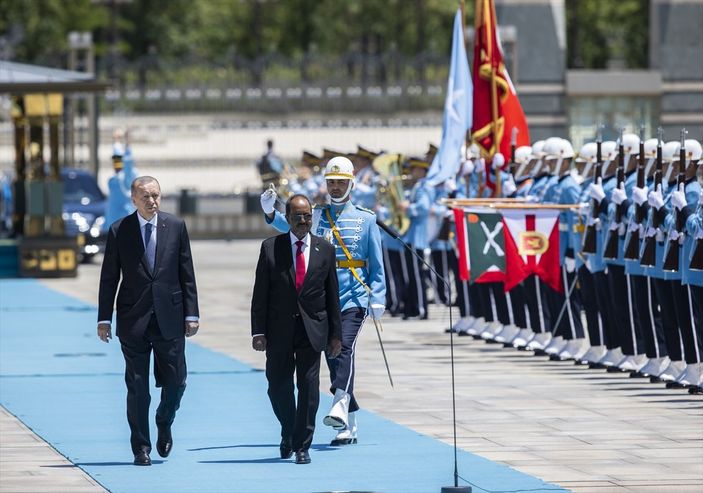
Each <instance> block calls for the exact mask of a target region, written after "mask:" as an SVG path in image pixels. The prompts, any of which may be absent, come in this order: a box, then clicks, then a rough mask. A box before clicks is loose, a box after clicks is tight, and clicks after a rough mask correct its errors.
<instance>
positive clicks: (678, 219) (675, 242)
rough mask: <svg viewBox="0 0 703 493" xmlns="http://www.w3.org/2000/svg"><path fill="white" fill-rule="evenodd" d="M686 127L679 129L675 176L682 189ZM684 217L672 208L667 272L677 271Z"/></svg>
mask: <svg viewBox="0 0 703 493" xmlns="http://www.w3.org/2000/svg"><path fill="white" fill-rule="evenodd" d="M685 139H686V129H685V128H684V129H681V148H680V149H679V176H678V177H677V178H676V190H679V191H683V190H684V187H685V186H686V185H685V183H686V144H685ZM685 221H686V217H685V216H684V212H683V211H682V210H678V209H676V208H674V224H672V225H671V228H674V229H673V230H672V229H671V228H670V229H669V238H668V239H667V242H668V248H667V250H666V253H665V254H664V266H663V269H664V270H665V271H669V272H678V270H679V253H680V252H679V250H680V246H681V243H680V240H682V239H683V228H684V222H685Z"/></svg>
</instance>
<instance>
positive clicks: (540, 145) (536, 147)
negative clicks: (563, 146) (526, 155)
mask: <svg viewBox="0 0 703 493" xmlns="http://www.w3.org/2000/svg"><path fill="white" fill-rule="evenodd" d="M543 150H544V141H543V140H538V141H537V142H535V143H534V144H532V157H534V158H537V159H539V158H541V157H542V156H544V152H542V151H543Z"/></svg>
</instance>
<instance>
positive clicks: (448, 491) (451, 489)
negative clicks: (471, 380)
mask: <svg viewBox="0 0 703 493" xmlns="http://www.w3.org/2000/svg"><path fill="white" fill-rule="evenodd" d="M376 224H377V225H378V227H379V228H381V229H382V230H383V231H385V232H386V233H388V235H389V236H390V237H391V238H394V239H396V240H398V241H399V242H400V243H401V244H402V245H403V246H404V247H405V248H406V249H407V250H408V251H409V252H410V253H412V254H413V255H414V256H415V257H416V258H417V259H418V260H420V262H422V263H423V264H425V266H426V267H427V268H428V269H429V270H430V271H431V272H432V273H433V274H434V275H435V276H436V277H437V279H439V280H441V281H442V283H443V284H444V285H445V286H446V287H447V293H448V298H449V300H448V301H449V349H450V361H451V368H452V427H453V431H454V486H442V490H441V493H471V486H459V466H458V462H457V446H456V390H455V383H454V330H453V327H452V304H453V302H452V284H451V283H450V282H449V281H448V280H447V279H445V278H444V277H442V276H440V275H439V273H438V272H437V271H436V270H435V268H434V267H432V266H431V265H430V264H429V263H427V262H426V261H425V259H424V258H423V257H422V256H421V255H419V254H418V253H417V252H416V251H415V249H414V248H413V247H412V246H410V245H408V244H407V243H406V242H405V241H403V240H402V239H401V238H400V234H399V233H398V232H397V231H396V230H395V229H393V228H391V227H390V226H388V225H386V224H384V223H383V221H381V220H380V219H379V218H378V217H376ZM419 281H422V279H419Z"/></svg>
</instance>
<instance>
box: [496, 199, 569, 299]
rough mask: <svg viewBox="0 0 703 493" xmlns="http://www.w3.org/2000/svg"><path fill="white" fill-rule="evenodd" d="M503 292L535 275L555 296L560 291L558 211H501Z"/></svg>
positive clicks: (561, 286) (562, 290) (561, 284)
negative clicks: (503, 252)
mask: <svg viewBox="0 0 703 493" xmlns="http://www.w3.org/2000/svg"><path fill="white" fill-rule="evenodd" d="M503 227H504V229H503V231H504V234H505V236H504V239H505V291H510V290H511V289H512V288H514V287H515V286H517V285H518V284H520V283H521V282H522V281H524V280H525V279H526V278H527V277H528V276H529V275H531V274H536V275H537V276H538V277H539V278H540V279H542V280H543V281H544V282H545V283H546V284H547V285H548V286H550V287H551V288H552V289H554V290H555V291H557V292H558V293H563V292H564V285H563V283H562V281H561V275H560V272H561V268H560V265H559V211H554V210H544V209H542V210H540V209H514V210H504V211H503Z"/></svg>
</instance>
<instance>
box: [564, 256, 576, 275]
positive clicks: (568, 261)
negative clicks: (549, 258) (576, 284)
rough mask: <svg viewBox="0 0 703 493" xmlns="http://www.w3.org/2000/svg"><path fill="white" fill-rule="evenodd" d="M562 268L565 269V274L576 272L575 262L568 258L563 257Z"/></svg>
mask: <svg viewBox="0 0 703 493" xmlns="http://www.w3.org/2000/svg"><path fill="white" fill-rule="evenodd" d="M564 267H566V272H569V273H571V272H573V271H575V270H576V260H575V259H573V258H570V257H564Z"/></svg>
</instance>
